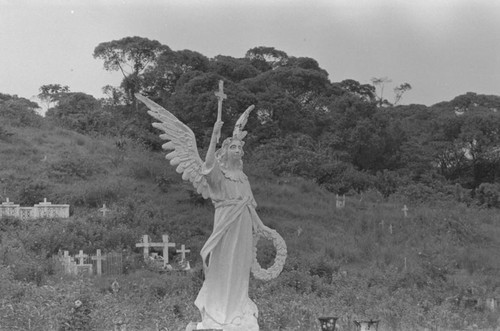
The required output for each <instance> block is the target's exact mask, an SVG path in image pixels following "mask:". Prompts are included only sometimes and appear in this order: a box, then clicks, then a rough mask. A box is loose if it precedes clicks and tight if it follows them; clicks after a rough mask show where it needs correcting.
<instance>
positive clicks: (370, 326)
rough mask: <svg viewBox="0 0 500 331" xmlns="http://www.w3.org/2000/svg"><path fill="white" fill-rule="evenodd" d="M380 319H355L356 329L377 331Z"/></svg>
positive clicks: (358, 330)
mask: <svg viewBox="0 0 500 331" xmlns="http://www.w3.org/2000/svg"><path fill="white" fill-rule="evenodd" d="M379 322H380V321H379V320H368V321H354V325H356V331H368V330H370V331H377V330H378V323H379Z"/></svg>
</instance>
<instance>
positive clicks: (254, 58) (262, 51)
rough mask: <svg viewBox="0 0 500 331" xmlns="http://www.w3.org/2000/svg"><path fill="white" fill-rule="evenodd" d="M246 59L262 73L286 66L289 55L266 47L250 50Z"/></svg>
mask: <svg viewBox="0 0 500 331" xmlns="http://www.w3.org/2000/svg"><path fill="white" fill-rule="evenodd" d="M245 58H247V59H249V60H250V61H251V63H252V65H253V66H255V67H256V68H257V69H259V70H260V71H262V72H264V71H268V70H271V69H274V68H276V67H279V66H283V65H286V64H287V62H288V55H287V54H286V53H285V52H283V51H280V50H277V49H275V48H274V47H265V46H259V47H254V48H252V49H249V50H248V51H247V53H246V54H245Z"/></svg>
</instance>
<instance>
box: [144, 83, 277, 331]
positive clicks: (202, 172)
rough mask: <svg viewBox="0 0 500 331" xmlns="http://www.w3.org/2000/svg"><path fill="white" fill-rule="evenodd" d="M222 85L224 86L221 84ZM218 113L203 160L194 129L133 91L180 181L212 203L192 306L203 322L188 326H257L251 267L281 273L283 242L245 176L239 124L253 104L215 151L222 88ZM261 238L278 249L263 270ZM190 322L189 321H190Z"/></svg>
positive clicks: (246, 329) (243, 330)
mask: <svg viewBox="0 0 500 331" xmlns="http://www.w3.org/2000/svg"><path fill="white" fill-rule="evenodd" d="M219 87H220V88H222V84H220V85H219ZM216 95H217V96H218V97H219V114H218V119H217V121H216V123H215V126H214V130H213V133H212V138H211V141H210V146H209V148H208V152H207V156H206V158H205V162H203V161H202V160H201V158H200V156H199V154H198V150H197V146H196V141H195V137H194V134H193V132H192V131H191V129H189V127H187V126H186V125H185V124H183V123H182V122H180V121H179V120H178V119H177V118H176V117H175V116H174V115H173V114H171V113H170V112H168V111H167V110H165V109H164V108H162V107H161V106H159V105H157V104H156V103H154V102H153V101H151V100H149V99H148V98H146V97H144V96H142V95H139V94H136V97H137V99H139V100H141V101H142V102H143V103H144V104H146V106H147V107H148V108H149V109H150V111H149V114H150V115H151V116H153V117H155V118H156V119H158V120H160V121H161V123H153V126H154V127H156V128H159V129H161V130H163V131H164V132H165V133H164V134H162V135H161V136H160V137H162V138H163V139H167V140H170V141H169V142H168V143H166V144H165V145H163V148H164V149H173V150H174V151H173V152H171V153H169V154H168V155H167V159H169V160H170V163H171V164H172V165H174V166H177V169H176V170H177V172H178V173H182V178H183V179H184V180H189V181H191V182H192V183H193V185H194V187H195V188H196V189H197V192H198V193H200V194H202V195H203V197H204V198H210V199H211V200H212V202H213V204H214V207H215V217H214V228H213V232H212V234H211V236H210V237H209V238H208V240H207V242H206V243H205V245H204V246H203V248H202V250H201V257H202V260H203V267H204V272H205V281H204V282H203V286H202V288H201V290H200V292H199V294H198V297H197V298H196V301H195V305H196V306H197V307H198V309H199V310H200V313H201V317H202V321H201V322H200V323H198V324H197V325H196V326H192V327H190V326H188V328H187V329H212V328H213V329H222V330H224V331H233V330H234V331H236V330H238V331H254V330H259V326H258V323H257V316H258V309H257V306H256V305H255V303H254V302H253V301H252V300H250V298H249V297H248V284H249V279H250V271H251V270H252V272H253V274H254V276H255V277H256V278H260V279H271V278H275V277H277V276H278V275H279V273H280V272H281V270H282V269H283V265H284V263H285V259H286V245H285V242H284V241H283V239H282V238H281V236H280V235H279V234H278V233H277V232H276V231H275V230H272V229H270V228H268V227H266V226H265V225H264V224H263V223H262V221H261V220H260V218H259V216H258V215H257V213H256V212H255V207H256V202H255V200H254V197H253V194H252V190H251V188H250V184H249V182H248V178H247V176H246V175H245V174H244V173H243V170H242V168H243V162H242V156H243V145H244V142H243V138H244V137H245V136H246V131H243V128H244V126H245V124H246V122H247V120H248V116H249V114H250V112H251V111H252V109H253V108H254V107H253V106H251V107H249V108H248V109H247V110H246V111H245V112H244V113H243V114H242V115H241V117H240V118H239V120H238V121H237V122H236V125H235V128H234V131H233V136H232V137H229V138H227V139H226V140H224V142H223V143H222V147H221V148H220V149H218V150H217V151H216V145H217V140H218V138H219V136H220V131H221V128H222V125H223V122H222V121H221V120H220V112H221V105H222V100H221V99H222V98H223V96H224V97H225V95H224V94H223V93H222V91H220V92H219V93H216ZM259 236H262V237H265V238H267V239H270V240H272V241H273V243H274V245H275V247H276V259H275V262H274V265H273V266H272V267H270V268H269V269H267V270H264V269H262V268H261V267H260V265H259V264H258V262H257V259H256V242H257V240H258V237H259ZM190 325H191V324H190Z"/></svg>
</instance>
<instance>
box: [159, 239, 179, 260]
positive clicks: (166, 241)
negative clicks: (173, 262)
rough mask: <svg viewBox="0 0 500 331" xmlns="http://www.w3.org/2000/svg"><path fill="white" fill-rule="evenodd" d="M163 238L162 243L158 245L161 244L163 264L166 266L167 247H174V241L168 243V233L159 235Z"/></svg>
mask: <svg viewBox="0 0 500 331" xmlns="http://www.w3.org/2000/svg"><path fill="white" fill-rule="evenodd" d="M161 237H162V239H163V243H161V244H160V245H159V246H163V266H164V267H166V266H167V264H168V248H169V247H174V248H175V243H169V242H168V239H169V238H168V235H167V234H164V235H163V236H161Z"/></svg>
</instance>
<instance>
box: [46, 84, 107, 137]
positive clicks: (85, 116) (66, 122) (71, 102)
mask: <svg viewBox="0 0 500 331" xmlns="http://www.w3.org/2000/svg"><path fill="white" fill-rule="evenodd" d="M99 110H100V105H99V102H98V101H97V100H96V99H95V98H94V97H93V96H91V95H89V94H85V93H82V92H73V93H66V94H64V96H62V97H61V98H60V99H59V103H58V105H57V106H56V107H53V108H50V109H49V110H47V113H46V117H47V118H48V119H51V120H53V121H54V122H56V123H58V124H59V125H61V126H63V127H65V128H68V129H72V130H75V131H78V132H82V133H86V132H92V131H98V126H99V125H103V124H104V123H103V121H102V119H101V118H100V116H99Z"/></svg>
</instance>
